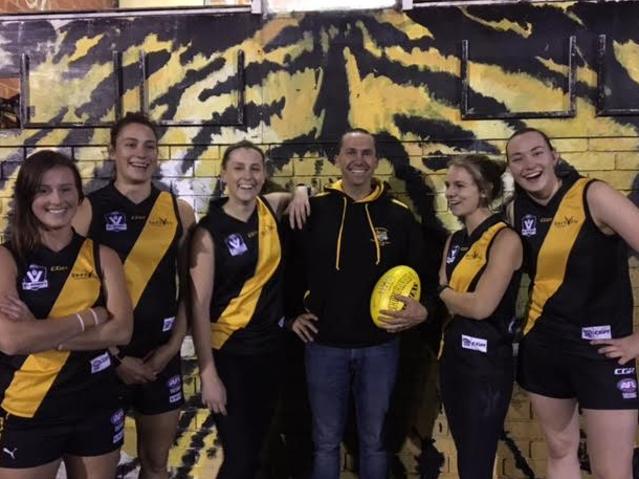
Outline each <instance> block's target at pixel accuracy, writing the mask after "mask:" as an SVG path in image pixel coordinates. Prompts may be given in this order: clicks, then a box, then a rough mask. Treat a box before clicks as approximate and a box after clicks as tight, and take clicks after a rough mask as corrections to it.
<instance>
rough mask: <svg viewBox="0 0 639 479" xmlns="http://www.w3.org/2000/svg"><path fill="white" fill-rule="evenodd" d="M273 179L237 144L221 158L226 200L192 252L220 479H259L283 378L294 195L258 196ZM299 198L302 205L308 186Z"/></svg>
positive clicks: (199, 232)
mask: <svg viewBox="0 0 639 479" xmlns="http://www.w3.org/2000/svg"><path fill="white" fill-rule="evenodd" d="M265 179H266V173H265V164H264V153H263V152H262V150H260V149H259V148H258V147H257V146H255V145H254V144H252V143H250V142H240V143H236V144H235V145H231V146H230V147H229V148H228V149H227V150H226V151H225V153H224V157H223V159H222V180H223V181H224V183H225V185H226V187H227V191H228V197H226V198H223V199H220V200H214V201H212V202H211V204H210V206H209V212H208V214H207V216H206V217H204V218H203V219H202V220H201V221H200V223H199V224H198V227H197V228H196V230H195V233H194V235H193V241H192V247H191V289H192V295H193V304H192V305H193V340H194V342H195V349H196V353H197V356H198V363H199V366H200V378H201V383H202V402H203V403H204V404H205V405H206V406H207V407H208V408H209V409H210V410H211V411H212V412H213V413H214V414H215V415H216V416H215V418H216V424H217V427H218V431H219V434H220V439H221V442H222V447H223V450H224V462H223V464H222V467H221V469H220V472H219V475H218V478H221V479H224V478H234V479H242V478H246V479H249V478H250V479H252V478H254V477H255V475H256V473H257V471H258V469H259V455H260V450H261V448H262V445H263V442H264V438H265V435H266V432H267V428H268V425H269V424H270V421H271V418H272V415H273V411H274V408H275V401H276V399H277V395H278V392H279V385H280V379H281V377H282V376H283V374H282V366H283V351H282V346H283V344H282V339H283V338H282V329H281V327H280V324H279V323H280V322H281V321H282V319H283V312H282V292H281V281H282V279H281V271H282V248H281V244H280V235H279V231H278V223H277V221H278V218H279V216H280V214H281V212H282V211H283V209H284V207H286V205H287V204H288V202H289V201H290V200H291V195H290V194H289V193H271V194H268V195H265V196H260V195H259V193H260V191H261V189H262V186H263V185H264V181H265ZM298 191H299V193H298V194H297V196H296V204H298V203H299V204H300V205H301V206H302V207H304V205H306V204H307V201H308V197H307V192H306V188H305V187H304V188H303V189H300V190H298ZM293 216H294V215H291V217H292V218H293Z"/></svg>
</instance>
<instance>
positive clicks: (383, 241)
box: [375, 227, 390, 246]
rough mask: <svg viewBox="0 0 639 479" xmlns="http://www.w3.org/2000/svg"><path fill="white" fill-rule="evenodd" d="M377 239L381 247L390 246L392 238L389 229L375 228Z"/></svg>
mask: <svg viewBox="0 0 639 479" xmlns="http://www.w3.org/2000/svg"><path fill="white" fill-rule="evenodd" d="M375 237H376V238H377V242H378V243H379V245H380V246H385V245H387V244H390V236H389V235H388V229H387V228H381V227H375Z"/></svg>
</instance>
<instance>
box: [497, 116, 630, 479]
mask: <svg viewBox="0 0 639 479" xmlns="http://www.w3.org/2000/svg"><path fill="white" fill-rule="evenodd" d="M506 152H507V156H508V167H509V169H510V172H511V173H512V175H513V179H514V180H515V183H516V185H517V191H516V194H515V200H514V203H513V205H514V206H513V208H512V215H511V216H512V220H513V226H514V227H515V228H517V229H518V230H519V232H520V233H521V236H522V238H523V241H524V248H525V251H526V269H527V272H528V274H529V275H530V277H531V286H530V300H529V308H528V318H527V322H526V326H525V328H524V333H525V335H524V338H523V339H522V341H521V344H520V348H519V361H518V373H517V380H518V382H519V383H520V385H521V386H522V387H523V388H524V389H525V390H526V391H527V392H528V395H529V397H530V401H531V403H532V407H533V410H534V412H535V416H536V417H537V419H538V420H539V422H540V424H541V429H542V430H543V432H544V435H545V437H546V443H547V446H548V463H547V477H548V478H549V479H577V478H579V477H581V473H580V466H579V460H578V456H577V453H578V448H579V437H580V433H579V413H578V407H579V408H580V409H581V411H582V413H583V417H584V426H585V430H586V435H587V446H588V454H589V456H590V466H591V468H592V473H593V476H594V477H596V478H612V477H614V478H626V479H629V478H630V477H632V457H633V449H634V443H635V434H636V430H637V407H638V406H639V400H638V399H637V379H636V372H635V359H634V358H635V356H636V355H637V353H638V352H639V350H638V348H637V335H636V334H635V335H633V334H632V323H633V305H632V289H631V285H630V278H629V274H628V259H627V246H626V244H625V243H626V242H627V243H628V244H629V245H630V246H631V247H632V248H633V249H635V250H636V249H637V248H639V210H638V209H637V208H636V207H635V206H634V205H633V204H632V203H631V202H630V201H629V200H628V199H627V198H625V197H624V196H622V195H621V194H620V193H618V192H617V191H615V190H614V189H613V188H611V187H610V186H608V185H607V184H606V183H604V182H601V181H597V180H594V179H590V178H584V177H582V176H580V175H579V174H578V173H577V172H576V171H575V170H567V171H566V170H565V169H562V170H559V168H558V166H559V163H560V158H559V155H558V153H557V152H556V151H555V150H554V148H553V147H552V144H551V142H550V139H549V138H548V137H547V136H546V135H545V134H544V133H543V132H541V131H539V130H536V129H532V128H524V129H522V130H519V131H517V132H515V133H514V134H513V135H512V136H511V137H510V139H509V140H508V144H507V146H506Z"/></svg>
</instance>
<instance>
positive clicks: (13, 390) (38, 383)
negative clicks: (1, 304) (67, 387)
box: [0, 239, 101, 418]
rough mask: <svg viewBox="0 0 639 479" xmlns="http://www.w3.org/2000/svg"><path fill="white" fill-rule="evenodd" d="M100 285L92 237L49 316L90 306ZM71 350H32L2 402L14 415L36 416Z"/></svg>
mask: <svg viewBox="0 0 639 479" xmlns="http://www.w3.org/2000/svg"><path fill="white" fill-rule="evenodd" d="M100 288H101V281H100V278H99V276H98V274H97V271H96V267H95V261H94V257H93V241H92V240H90V239H85V240H84V243H82V246H81V247H80V251H79V252H78V256H77V258H76V260H75V263H74V264H73V267H72V268H71V271H70V272H69V276H68V277H67V280H66V282H65V283H64V285H63V286H62V289H61V290H60V294H59V295H58V297H57V299H56V301H55V304H54V305H53V307H52V308H51V311H50V312H49V318H61V317H64V316H69V315H71V314H73V313H76V312H78V311H82V310H85V309H87V308H90V307H91V306H93V305H94V304H95V302H96V301H97V299H98V297H99V295H100ZM70 354H71V353H70V352H69V351H55V350H53V351H43V352H40V353H33V354H29V355H28V356H27V359H26V360H25V361H24V363H22V366H20V369H19V370H17V371H16V372H15V374H14V376H13V379H12V381H11V383H10V384H9V387H7V389H6V390H5V392H4V400H3V401H2V404H1V405H0V406H2V408H3V409H4V410H5V411H7V412H8V413H10V414H13V415H14V416H20V417H27V418H31V417H33V416H34V415H35V414H36V412H37V410H38V408H39V407H40V404H42V401H43V400H44V398H45V397H46V395H47V393H48V392H49V389H51V386H52V385H53V382H54V381H55V379H56V378H57V377H58V374H59V373H60V371H61V370H62V368H63V367H64V365H65V363H66V361H67V359H68V358H69V355H70Z"/></svg>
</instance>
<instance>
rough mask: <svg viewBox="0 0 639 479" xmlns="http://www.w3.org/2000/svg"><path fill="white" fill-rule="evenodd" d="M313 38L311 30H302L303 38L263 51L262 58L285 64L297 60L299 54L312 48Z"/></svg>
mask: <svg viewBox="0 0 639 479" xmlns="http://www.w3.org/2000/svg"><path fill="white" fill-rule="evenodd" d="M313 47H314V40H313V35H312V33H311V32H304V34H303V39H302V40H301V41H297V42H295V43H293V44H292V45H285V46H282V47H280V48H276V49H274V50H271V51H269V52H268V53H265V54H264V55H263V56H264V60H265V61H269V62H273V63H277V64H278V65H282V66H284V65H286V64H287V63H290V62H293V61H295V60H297V59H298V58H299V57H300V56H301V55H303V54H304V53H306V52H310V51H312V50H313Z"/></svg>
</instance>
